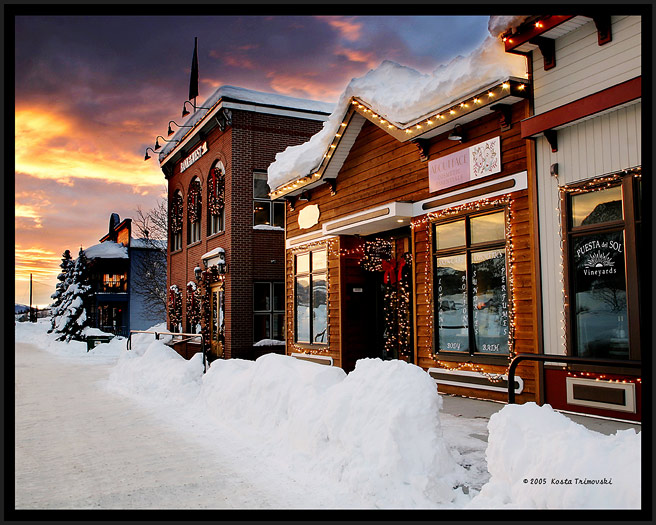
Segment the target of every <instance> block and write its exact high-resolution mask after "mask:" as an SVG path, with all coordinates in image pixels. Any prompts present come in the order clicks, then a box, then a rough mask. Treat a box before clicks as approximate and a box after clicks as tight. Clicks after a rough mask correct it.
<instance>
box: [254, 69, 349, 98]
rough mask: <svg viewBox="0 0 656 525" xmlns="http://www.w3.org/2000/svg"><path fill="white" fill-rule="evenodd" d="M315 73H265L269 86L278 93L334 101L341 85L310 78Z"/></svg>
mask: <svg viewBox="0 0 656 525" xmlns="http://www.w3.org/2000/svg"><path fill="white" fill-rule="evenodd" d="M315 76H316V74H314V73H309V74H304V75H293V74H285V73H279V72H278V71H272V72H270V73H268V74H267V77H268V78H270V79H271V81H270V83H271V87H272V88H273V89H274V90H275V91H276V92H278V93H282V94H283V95H289V96H292V97H306V98H311V99H315V100H327V101H331V102H332V101H334V100H335V99H337V97H339V95H340V93H341V92H342V89H343V86H339V87H334V86H330V85H328V84H326V82H324V81H323V80H320V79H317V78H312V77H315Z"/></svg>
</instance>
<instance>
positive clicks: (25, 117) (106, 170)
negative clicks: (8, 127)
mask: <svg viewBox="0 0 656 525" xmlns="http://www.w3.org/2000/svg"><path fill="white" fill-rule="evenodd" d="M15 117H16V126H15V160H16V164H15V166H16V171H17V172H20V173H26V174H29V175H32V176H34V177H37V178H39V179H54V180H57V181H59V182H62V183H66V182H67V181H68V182H70V180H71V179H90V178H91V179H102V180H106V181H108V182H119V183H122V184H127V185H130V186H153V185H155V184H161V183H162V173H161V171H160V170H159V168H158V166H157V164H156V163H144V162H143V157H140V156H139V155H135V154H134V153H132V152H130V151H127V152H126V151H125V150H124V149H123V148H122V146H121V144H119V143H118V141H117V139H118V138H120V137H121V134H122V132H123V131H124V130H122V129H121V128H120V126H116V127H115V128H114V129H111V130H109V131H108V130H107V129H105V130H103V131H102V134H101V131H100V130H98V131H96V130H90V131H89V130H86V129H85V128H84V127H83V126H82V125H81V124H79V123H76V122H75V121H74V119H72V118H67V117H65V116H63V115H60V114H57V113H55V112H53V111H51V110H49V109H48V108H42V107H41V108H21V109H17V110H16V114H15ZM99 144H102V146H99Z"/></svg>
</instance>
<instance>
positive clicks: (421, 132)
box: [269, 51, 540, 401]
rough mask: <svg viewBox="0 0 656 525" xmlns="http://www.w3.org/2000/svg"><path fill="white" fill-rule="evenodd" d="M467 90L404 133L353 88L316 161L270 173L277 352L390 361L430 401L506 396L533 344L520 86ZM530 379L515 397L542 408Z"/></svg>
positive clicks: (532, 212)
mask: <svg viewBox="0 0 656 525" xmlns="http://www.w3.org/2000/svg"><path fill="white" fill-rule="evenodd" d="M501 54H503V52H502V51H501ZM522 67H524V66H522ZM470 87H471V86H469V87H467V88H466V89H465V88H463V89H462V90H461V91H460V94H459V95H456V96H454V97H451V98H450V100H449V101H448V103H444V104H440V105H436V106H435V107H430V108H428V110H427V111H423V112H422V114H421V115H419V116H417V117H416V118H413V119H411V120H409V121H407V122H404V123H399V122H398V121H393V120H392V119H390V118H389V117H388V116H386V113H385V109H384V108H380V107H378V105H377V104H375V103H371V102H370V101H369V100H368V99H367V97H366V95H365V96H360V95H359V94H358V92H357V91H354V92H353V94H352V95H350V96H349V97H348V99H347V100H348V102H347V103H345V104H344V105H343V106H342V107H344V108H345V109H344V111H343V112H341V113H339V114H337V112H336V113H334V114H333V116H332V117H331V118H336V119H340V120H339V122H337V125H336V126H335V129H336V132H335V133H334V134H333V136H331V137H328V139H329V140H327V141H325V147H324V148H323V150H322V152H321V153H322V155H323V157H322V160H321V161H320V162H319V163H318V165H315V166H314V167H311V168H310V169H307V168H306V167H302V168H299V170H300V171H298V172H296V173H295V172H294V170H293V169H294V167H293V168H292V169H291V170H290V172H289V174H288V177H287V180H284V179H281V178H280V172H279V171H277V170H278V168H277V167H276V166H275V165H274V166H272V167H270V168H269V181H270V185H271V186H272V193H271V196H272V199H274V202H279V201H282V200H285V201H287V203H288V207H287V215H286V221H287V222H286V241H285V242H286V244H285V248H286V279H285V287H286V301H287V302H286V313H287V353H288V354H289V355H294V356H297V357H299V358H303V359H309V360H313V361H316V362H321V363H326V364H332V365H333V366H339V367H342V368H343V369H344V370H346V371H350V370H352V369H353V368H354V366H355V363H356V361H357V360H358V359H361V358H366V357H371V358H381V359H403V360H406V361H408V362H411V363H414V364H416V365H419V366H420V367H422V368H423V369H425V370H426V371H427V372H428V373H430V374H431V375H432V376H433V377H434V378H435V380H436V382H437V385H438V388H439V391H441V392H445V393H454V394H461V395H467V396H473V397H480V398H488V399H497V400H504V399H507V381H506V379H507V378H506V373H507V370H508V366H509V362H510V359H511V358H512V356H513V355H514V354H515V353H518V352H522V353H531V352H537V351H538V348H539V345H538V329H537V327H538V324H539V320H538V317H537V316H538V312H537V305H538V302H539V300H538V299H539V297H538V295H537V291H536V290H537V288H536V276H537V273H536V272H537V267H538V266H537V248H538V244H537V235H536V230H537V223H536V221H535V220H534V217H536V216H537V213H536V209H535V206H536V202H537V197H536V186H535V180H534V173H535V170H534V166H533V165H532V162H533V161H532V159H531V157H530V156H529V149H528V146H527V141H526V140H525V139H524V138H522V136H521V121H523V120H524V119H526V118H528V117H529V116H530V107H529V101H528V98H527V97H528V95H529V93H530V89H529V88H530V86H529V84H528V82H527V79H526V77H502V78H494V79H493V80H489V81H488V80H485V82H484V83H483V84H481V82H480V81H479V84H478V85H476V86H475V87H474V88H470ZM408 89H410V90H411V89H412V86H410V87H409V88H408ZM345 93H346V92H345ZM344 98H345V97H344V96H343V97H342V99H343V100H344ZM338 107H340V106H339V105H338ZM301 164H302V163H301V161H298V162H297V165H301ZM290 174H291V175H290ZM276 180H280V183H278V184H274V183H273V182H272V181H276ZM273 186H275V187H273ZM539 383H540V375H539V373H538V366H537V365H536V364H535V363H525V364H522V365H520V367H519V371H518V374H517V378H516V382H515V391H516V393H517V394H518V399H519V400H522V401H540V384H539Z"/></svg>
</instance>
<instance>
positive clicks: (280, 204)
mask: <svg viewBox="0 0 656 525" xmlns="http://www.w3.org/2000/svg"><path fill="white" fill-rule="evenodd" d="M256 175H264V179H265V180H266V175H267V172H266V171H258V170H254V171H253V226H261V225H265V226H275V227H277V228H282V229H284V228H285V214H286V210H285V203H284V202H277V201H272V200H271V199H269V198H264V197H256V196H255V180H256ZM268 187H269V185H268V183H267V188H268ZM258 202H259V203H266V204H267V205H268V206H269V223H268V224H266V223H256V222H255V205H256V204H257V203H258ZM281 208H282V213H281V216H282V225H276V224H274V223H275V218H276V212H275V210H276V209H279V210H280V209H281Z"/></svg>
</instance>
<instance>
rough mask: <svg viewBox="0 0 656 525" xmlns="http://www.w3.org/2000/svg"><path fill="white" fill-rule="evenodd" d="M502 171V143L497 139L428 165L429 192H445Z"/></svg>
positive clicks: (441, 158)
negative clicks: (444, 190) (446, 189)
mask: <svg viewBox="0 0 656 525" xmlns="http://www.w3.org/2000/svg"><path fill="white" fill-rule="evenodd" d="M500 171H501V141H500V139H499V137H495V138H493V139H490V140H486V141H485V142H480V143H479V144H476V145H474V146H471V147H469V148H465V149H462V150H460V151H457V152H456V153H451V154H450V155H446V156H444V157H440V158H439V159H434V160H431V161H430V162H429V163H428V189H429V191H431V192H433V191H438V190H443V189H444V188H450V187H452V186H457V185H458V184H463V183H465V182H469V181H471V180H475V179H480V178H481V177H486V176H487V175H492V174H494V173H499V172H500Z"/></svg>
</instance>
